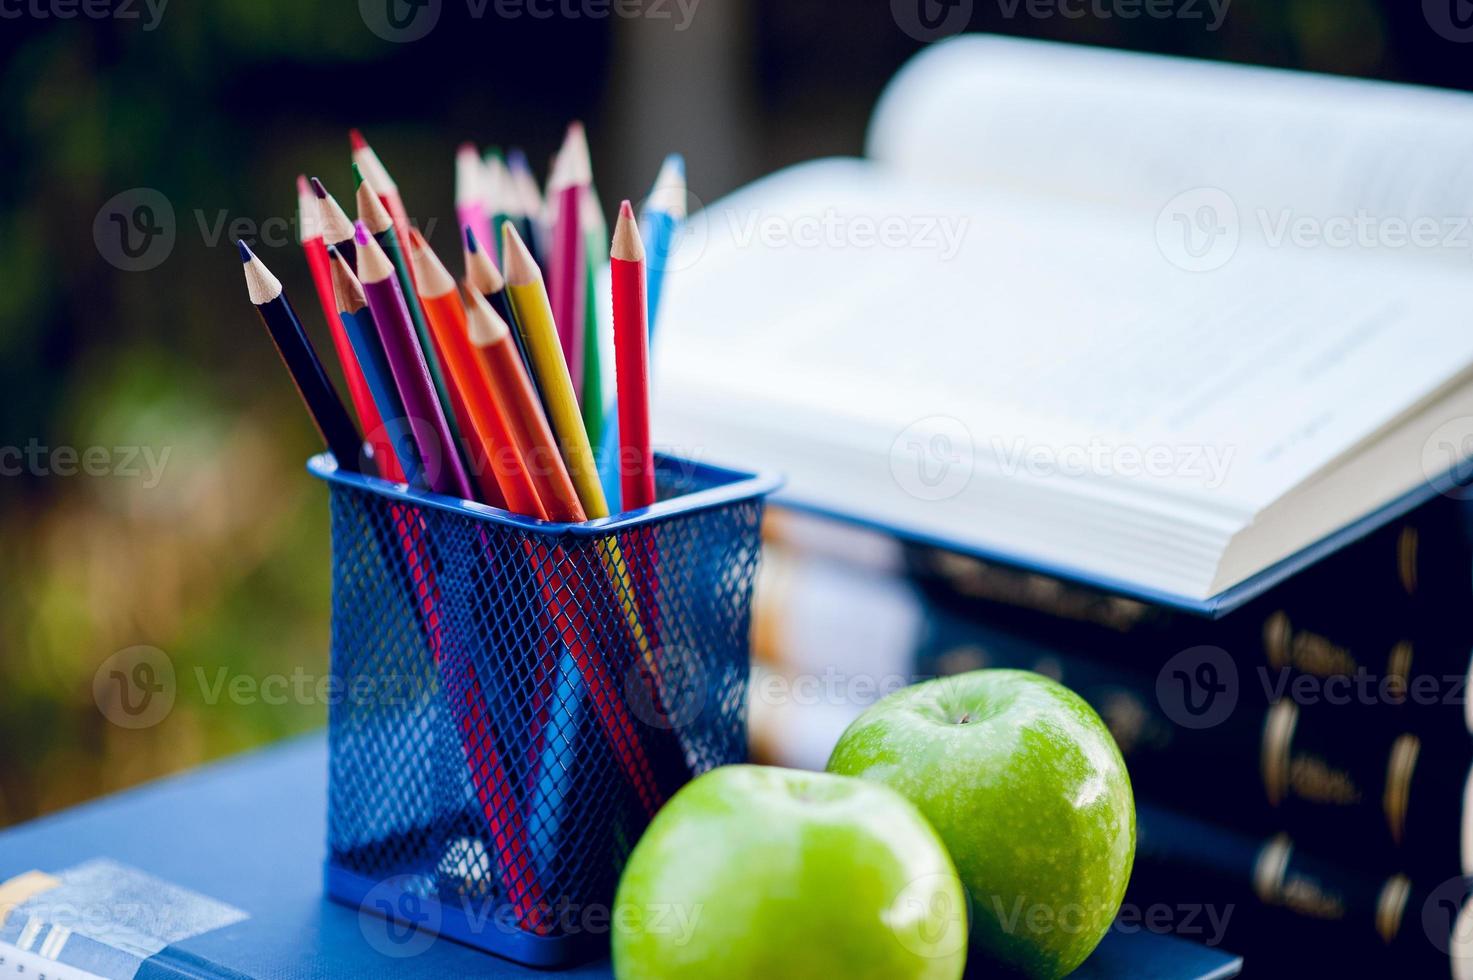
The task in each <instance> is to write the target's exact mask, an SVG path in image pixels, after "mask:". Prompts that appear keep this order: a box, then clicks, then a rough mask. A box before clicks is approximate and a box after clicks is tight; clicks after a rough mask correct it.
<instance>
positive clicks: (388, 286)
mask: <svg viewBox="0 0 1473 980" xmlns="http://www.w3.org/2000/svg"><path fill="white" fill-rule="evenodd" d="M354 240H355V241H356V243H357V245H358V281H359V282H360V283H362V284H363V293H364V295H365V297H366V298H367V299H368V307H369V309H370V310H372V311H373V320H374V323H375V324H376V325H377V326H378V331H379V339H380V340H381V341H382V343H383V345H384V353H385V354H386V355H387V356H388V360H389V368H390V370H391V371H392V372H393V375H394V386H395V387H396V388H398V389H399V397H400V398H402V399H403V401H404V408H405V411H406V413H407V415H408V424H409V426H410V429H411V431H412V432H413V433H414V438H415V442H416V443H418V445H419V454H420V458H421V459H423V460H424V461H425V482H426V483H427V484H428V485H429V487H430V489H431V490H433V491H435V492H436V493H443V494H447V495H450V496H456V497H461V498H463V499H466V500H469V499H471V498H472V496H473V491H472V489H471V483H470V478H469V477H468V476H467V475H466V472H465V467H464V466H463V465H462V464H461V461H460V454H459V453H458V452H456V451H455V446H454V443H453V442H452V437H451V435H450V426H449V424H448V423H447V422H446V420H445V412H444V409H443V408H441V406H440V401H439V399H438V398H437V397H436V396H435V386H434V383H433V382H431V380H430V372H429V368H428V367H427V366H426V365H425V357H424V352H423V350H421V348H420V345H419V336H418V335H417V334H416V333H415V332H414V324H413V323H412V322H411V321H410V319H409V308H408V306H406V305H405V303H404V291H403V288H402V287H401V286H400V285H399V278H398V276H397V275H396V274H395V272H394V265H393V263H391V262H390V261H389V257H388V256H387V255H385V254H384V250H383V247H382V246H381V245H379V243H378V240H377V239H375V238H374V237H373V236H372V235H370V234H369V233H368V229H367V228H366V227H365V226H364V225H363V224H362V223H361V222H360V223H359V224H358V225H357V229H356V233H355V237H354Z"/></svg>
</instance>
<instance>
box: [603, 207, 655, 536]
mask: <svg viewBox="0 0 1473 980" xmlns="http://www.w3.org/2000/svg"><path fill="white" fill-rule="evenodd" d="M609 266H610V273H611V278H612V285H613V292H614V371H615V377H616V380H617V383H618V392H619V488H620V491H621V494H622V498H623V506H624V510H638V509H640V508H641V507H648V506H650V505H651V504H653V503H654V502H655V456H654V450H653V448H652V447H651V445H650V377H649V300H648V294H647V280H646V273H645V259H644V242H643V241H641V240H640V237H639V225H638V223H637V222H636V221H635V219H634V208H633V207H632V206H630V204H629V202H628V201H625V202H624V203H623V204H621V205H620V206H619V223H618V224H617V225H616V226H615V227H614V243H613V245H612V247H611V248H610V250H609Z"/></svg>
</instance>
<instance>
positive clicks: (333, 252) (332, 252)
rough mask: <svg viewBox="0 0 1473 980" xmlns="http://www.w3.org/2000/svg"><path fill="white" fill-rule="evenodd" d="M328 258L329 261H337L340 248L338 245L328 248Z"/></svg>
mask: <svg viewBox="0 0 1473 980" xmlns="http://www.w3.org/2000/svg"><path fill="white" fill-rule="evenodd" d="M327 257H328V258H329V259H335V258H337V257H338V247H337V246H336V245H329V246H327Z"/></svg>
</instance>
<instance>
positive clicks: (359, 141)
mask: <svg viewBox="0 0 1473 980" xmlns="http://www.w3.org/2000/svg"><path fill="white" fill-rule="evenodd" d="M348 142H349V143H351V144H353V149H355V150H362V149H365V148H366V147H367V146H368V140H366V139H364V138H363V131H362V130H360V129H356V128H355V129H350V130H348Z"/></svg>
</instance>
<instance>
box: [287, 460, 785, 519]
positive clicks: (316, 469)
mask: <svg viewBox="0 0 1473 980" xmlns="http://www.w3.org/2000/svg"><path fill="white" fill-rule="evenodd" d="M655 468H656V469H657V470H659V471H661V472H668V471H671V470H676V469H678V470H679V472H681V473H682V474H684V475H685V476H687V477H690V478H694V479H695V480H696V481H697V482H699V483H704V484H710V485H709V486H707V487H706V488H705V489H703V490H695V491H692V492H690V493H684V494H681V495H679V496H677V497H671V498H670V499H668V500H661V501H659V502H657V503H654V504H651V505H650V506H649V507H644V508H641V509H639V510H631V511H625V512H623V513H620V514H614V515H612V516H610V517H600V518H597V519H595V520H591V521H583V522H581V523H567V522H557V521H544V520H539V519H538V518H535V517H525V516H522V515H520V514H513V513H511V512H510V511H506V510H502V509H501V508H499V507H492V506H490V505H488V504H481V503H476V502H475V501H471V500H462V499H460V498H459V497H450V496H446V495H444V494H438V493H431V492H429V491H426V490H415V489H413V488H412V487H410V486H409V485H408V484H404V483H393V482H391V481H389V480H385V479H383V478H382V477H377V476H366V475H364V474H362V473H353V472H350V471H348V470H344V469H341V468H340V467H339V466H338V464H337V460H336V458H335V457H334V456H333V455H332V453H330V452H323V453H318V454H317V455H315V456H313V457H311V458H310V459H309V460H307V472H309V473H311V474H312V475H313V476H315V477H317V478H318V479H319V480H322V481H323V482H324V483H335V484H337V485H339V486H344V487H351V488H354V489H357V490H364V491H367V492H369V493H373V494H375V495H377V496H380V497H384V498H387V499H390V500H399V501H403V502H405V503H411V504H416V505H419V506H423V507H432V508H434V509H436V510H443V511H448V512H449V513H452V514H459V515H462V516H465V517H472V518H475V519H476V520H478V521H485V522H489V523H493V524H500V525H503V526H506V527H512V528H516V529H518V530H521V531H528V532H531V533H534V534H542V535H547V536H549V537H555V536H560V535H567V536H571V537H575V538H597V537H604V536H605V535H608V534H613V533H616V532H619V531H623V530H627V529H629V528H633V527H639V526H641V525H644V524H651V523H654V522H656V521H662V520H667V519H669V518H672V517H684V516H687V515H690V514H695V513H699V512H700V511H705V510H711V509H713V508H717V507H725V506H727V505H729V504H733V503H736V502H737V501H741V500H751V499H753V498H761V497H767V496H769V495H770V494H772V493H774V492H775V491H777V490H778V489H779V488H781V487H782V485H783V482H784V481H783V478H782V477H780V476H777V475H775V474H772V473H761V472H753V471H749V470H737V469H731V468H729V467H725V466H717V465H716V464H714V463H702V462H699V461H697V460H692V459H688V458H686V457H683V456H672V455H667V454H664V453H656V454H655Z"/></svg>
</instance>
